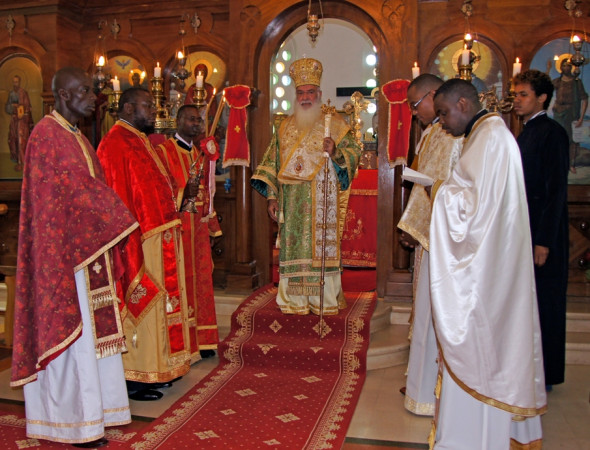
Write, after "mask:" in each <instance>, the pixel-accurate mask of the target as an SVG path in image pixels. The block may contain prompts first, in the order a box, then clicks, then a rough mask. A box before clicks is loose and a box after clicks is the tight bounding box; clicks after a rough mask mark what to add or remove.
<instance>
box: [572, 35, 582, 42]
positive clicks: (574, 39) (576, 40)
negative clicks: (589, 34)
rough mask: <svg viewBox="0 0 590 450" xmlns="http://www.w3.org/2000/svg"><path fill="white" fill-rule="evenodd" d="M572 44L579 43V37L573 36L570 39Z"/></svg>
mask: <svg viewBox="0 0 590 450" xmlns="http://www.w3.org/2000/svg"><path fill="white" fill-rule="evenodd" d="M572 42H580V36H578V35H577V34H574V35H573V37H572Z"/></svg>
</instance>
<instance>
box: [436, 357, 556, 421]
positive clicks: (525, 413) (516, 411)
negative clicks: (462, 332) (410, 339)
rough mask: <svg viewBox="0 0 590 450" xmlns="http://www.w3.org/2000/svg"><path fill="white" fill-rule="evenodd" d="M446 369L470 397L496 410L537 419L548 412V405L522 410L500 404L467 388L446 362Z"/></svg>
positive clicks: (517, 407)
mask: <svg viewBox="0 0 590 450" xmlns="http://www.w3.org/2000/svg"><path fill="white" fill-rule="evenodd" d="M441 356H442V358H443V359H444V356H443V355H442V353H441ZM445 367H446V368H447V372H448V373H449V375H451V377H452V378H453V380H454V381H455V383H457V385H458V386H459V387H460V388H461V389H463V390H464V391H465V392H467V393H468V394H469V395H471V396H472V397H473V398H475V399H476V400H478V401H480V402H482V403H485V404H486V405H490V406H494V407H495V408H498V409H501V410H503V411H507V412H509V413H511V414H514V415H519V416H525V417H535V416H538V415H540V414H545V413H546V412H547V405H544V406H542V407H540V408H522V407H519V406H513V405H509V404H507V403H504V402H500V401H498V400H496V399H494V398H490V397H486V396H485V395H482V394H480V393H479V392H477V391H475V390H474V389H471V388H470V387H469V386H467V385H466V384H465V383H463V382H462V381H461V380H460V379H458V378H457V377H456V376H455V374H454V373H453V372H451V369H450V367H449V365H448V364H447V362H446V361H445Z"/></svg>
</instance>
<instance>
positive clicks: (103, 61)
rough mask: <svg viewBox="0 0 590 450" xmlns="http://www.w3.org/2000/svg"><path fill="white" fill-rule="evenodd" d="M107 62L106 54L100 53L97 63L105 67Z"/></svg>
mask: <svg viewBox="0 0 590 450" xmlns="http://www.w3.org/2000/svg"><path fill="white" fill-rule="evenodd" d="M104 63H105V60H104V56H102V55H100V56H99V57H98V63H97V64H96V65H97V66H98V67H103V66H104Z"/></svg>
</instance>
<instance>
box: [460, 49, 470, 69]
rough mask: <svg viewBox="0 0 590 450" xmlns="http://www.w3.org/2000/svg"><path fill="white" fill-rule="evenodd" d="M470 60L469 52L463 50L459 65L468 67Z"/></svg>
mask: <svg viewBox="0 0 590 450" xmlns="http://www.w3.org/2000/svg"><path fill="white" fill-rule="evenodd" d="M470 59H471V51H469V50H467V49H466V48H464V49H463V51H462V52H461V65H462V66H468V65H469V60H470Z"/></svg>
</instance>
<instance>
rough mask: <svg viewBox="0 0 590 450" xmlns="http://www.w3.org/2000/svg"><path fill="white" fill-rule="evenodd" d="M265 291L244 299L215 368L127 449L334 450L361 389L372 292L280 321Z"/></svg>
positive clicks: (273, 293)
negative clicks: (321, 315) (332, 309)
mask: <svg viewBox="0 0 590 450" xmlns="http://www.w3.org/2000/svg"><path fill="white" fill-rule="evenodd" d="M275 296H276V287H274V286H272V285H270V286H266V287H264V288H262V289H259V290H258V291H256V292H255V293H254V294H253V295H251V296H250V297H249V298H248V299H246V300H245V301H244V302H243V303H242V304H241V305H240V307H239V308H238V310H237V311H235V312H234V314H233V316H232V330H231V332H230V334H229V336H228V337H227V338H226V339H225V340H224V341H223V342H222V343H221V344H220V347H219V355H220V363H219V366H218V367H217V368H216V369H215V370H214V371H213V372H211V373H210V374H209V375H208V376H207V377H206V378H204V379H203V380H202V381H201V382H200V383H199V384H197V385H196V386H195V387H194V388H192V389H191V390H190V391H189V392H188V393H187V394H186V395H185V396H184V397H182V398H181V399H179V400H178V401H177V402H176V403H175V404H174V405H173V406H172V407H171V408H170V409H168V410H167V411H166V412H165V413H164V414H163V415H162V416H160V418H158V419H157V420H156V421H154V422H153V423H152V424H151V425H150V426H149V427H148V428H147V429H146V430H144V431H142V432H141V433H139V434H138V436H136V439H135V440H134V443H133V444H132V445H131V447H132V448H134V449H138V450H139V449H152V448H162V449H164V448H166V449H169V448H207V449H213V448H219V449H234V448H242V449H244V448H246V449H260V448H269V447H270V448H272V447H278V448H287V449H304V448H305V449H320V448H322V449H324V448H340V447H341V446H342V444H343V442H344V438H345V437H346V430H347V429H348V425H349V424H350V420H351V418H352V414H353V412H354V408H355V406H356V403H357V401H358V397H359V395H360V391H361V388H362V386H363V383H364V380H365V371H366V355H367V347H368V345H369V322H370V319H371V315H372V313H373V309H374V307H375V300H376V295H375V293H373V292H363V293H347V294H346V300H347V302H348V307H347V308H346V309H345V310H343V311H341V312H340V314H338V315H337V316H327V317H325V321H326V325H327V331H326V332H327V334H326V335H325V337H324V338H323V339H321V340H320V339H319V335H318V317H317V316H314V315H308V316H291V315H289V316H287V315H283V314H281V312H280V311H279V309H278V308H277V306H276V303H275Z"/></svg>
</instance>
